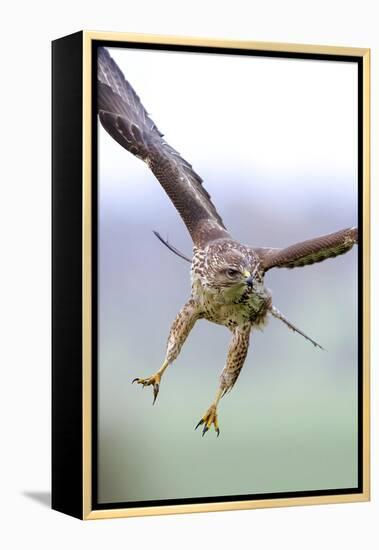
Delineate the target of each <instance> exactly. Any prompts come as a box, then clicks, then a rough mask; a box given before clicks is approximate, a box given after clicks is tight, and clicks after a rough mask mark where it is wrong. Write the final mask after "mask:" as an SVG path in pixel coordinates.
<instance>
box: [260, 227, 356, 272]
mask: <svg viewBox="0 0 379 550" xmlns="http://www.w3.org/2000/svg"><path fill="white" fill-rule="evenodd" d="M357 243H358V229H357V228H356V227H351V228H350V229H342V230H341V231H337V232H336V233H330V234H329V235H323V236H322V237H317V238H315V239H310V240H308V241H303V242H301V243H296V244H293V245H292V246H289V247H287V248H254V251H255V252H256V253H257V254H258V256H259V258H260V260H261V262H262V267H263V269H264V271H267V270H269V269H271V268H273V267H288V268H292V267H303V266H305V265H310V264H313V263H316V262H322V261H323V260H326V259H328V258H334V257H335V256H339V255H340V254H345V252H348V251H349V250H351V248H352V247H353V246H354V245H355V244H357Z"/></svg>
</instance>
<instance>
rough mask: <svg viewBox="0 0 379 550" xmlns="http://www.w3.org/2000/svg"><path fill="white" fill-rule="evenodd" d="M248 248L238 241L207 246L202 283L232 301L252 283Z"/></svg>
mask: <svg viewBox="0 0 379 550" xmlns="http://www.w3.org/2000/svg"><path fill="white" fill-rule="evenodd" d="M253 267H254V266H253V265H252V258H251V255H250V254H249V251H248V249H246V250H245V247H244V246H242V245H240V244H239V243H234V242H233V241H226V242H222V243H214V244H211V245H209V246H208V249H207V251H206V256H205V270H204V271H205V272H204V277H203V279H204V280H203V283H204V284H205V286H206V287H207V288H209V289H211V290H213V291H217V292H218V293H220V294H221V295H222V296H223V297H224V299H225V301H233V300H235V299H236V298H237V299H238V297H240V296H242V295H243V294H244V293H246V292H251V291H252V289H253V285H254V269H253Z"/></svg>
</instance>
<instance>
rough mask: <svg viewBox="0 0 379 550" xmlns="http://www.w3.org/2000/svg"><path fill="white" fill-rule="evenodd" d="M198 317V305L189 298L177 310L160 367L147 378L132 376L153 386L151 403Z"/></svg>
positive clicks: (145, 384)
mask: <svg viewBox="0 0 379 550" xmlns="http://www.w3.org/2000/svg"><path fill="white" fill-rule="evenodd" d="M198 319H199V309H198V306H197V304H196V302H195V301H194V300H192V299H191V300H189V301H188V302H187V303H186V304H185V305H184V306H183V307H182V309H181V310H180V311H179V313H178V315H177V316H176V319H175V321H174V322H173V324H172V326H171V329H170V334H169V337H168V341H167V349H166V357H165V360H164V362H163V365H162V366H161V368H160V369H159V370H158V371H157V372H156V373H155V374H153V375H152V376H149V377H148V378H134V380H133V382H137V384H142V386H143V387H144V386H153V393H154V400H153V404H154V403H155V400H156V399H157V396H158V392H159V384H160V381H161V378H162V375H163V373H164V371H165V370H166V369H167V367H168V366H169V365H170V364H171V363H172V362H173V361H175V359H176V358H177V357H178V355H179V353H180V350H181V349H182V346H183V344H184V342H185V341H186V339H187V336H188V335H189V333H190V332H191V330H192V328H193V326H194V324H195V323H196V321H197V320H198Z"/></svg>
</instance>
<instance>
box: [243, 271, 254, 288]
mask: <svg viewBox="0 0 379 550" xmlns="http://www.w3.org/2000/svg"><path fill="white" fill-rule="evenodd" d="M243 274H244V276H245V277H246V280H245V282H246V284H247V286H248V287H249V288H250V289H251V288H253V277H252V276H251V273H250V271H247V270H246V271H244V273H243Z"/></svg>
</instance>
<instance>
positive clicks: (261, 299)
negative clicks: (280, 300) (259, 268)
mask: <svg viewBox="0 0 379 550" xmlns="http://www.w3.org/2000/svg"><path fill="white" fill-rule="evenodd" d="M196 290H197V296H196V299H197V300H198V301H199V302H200V306H201V310H202V312H203V315H202V317H203V318H204V319H206V320H208V321H211V322H213V323H217V324H220V325H225V326H227V327H228V328H230V329H233V328H235V327H236V326H240V325H244V324H246V323H247V322H250V323H251V324H252V325H253V326H260V325H262V324H264V323H265V319H266V315H267V312H268V310H269V308H270V306H271V294H270V292H269V291H268V290H267V289H265V288H264V287H263V286H262V288H259V289H258V291H254V290H252V291H247V292H246V293H244V294H243V295H242V296H241V297H240V298H239V299H238V301H236V302H233V303H223V300H222V296H220V293H218V292H215V291H207V290H206V289H204V288H203V287H201V286H200V285H199V286H198V287H197V289H196Z"/></svg>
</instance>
